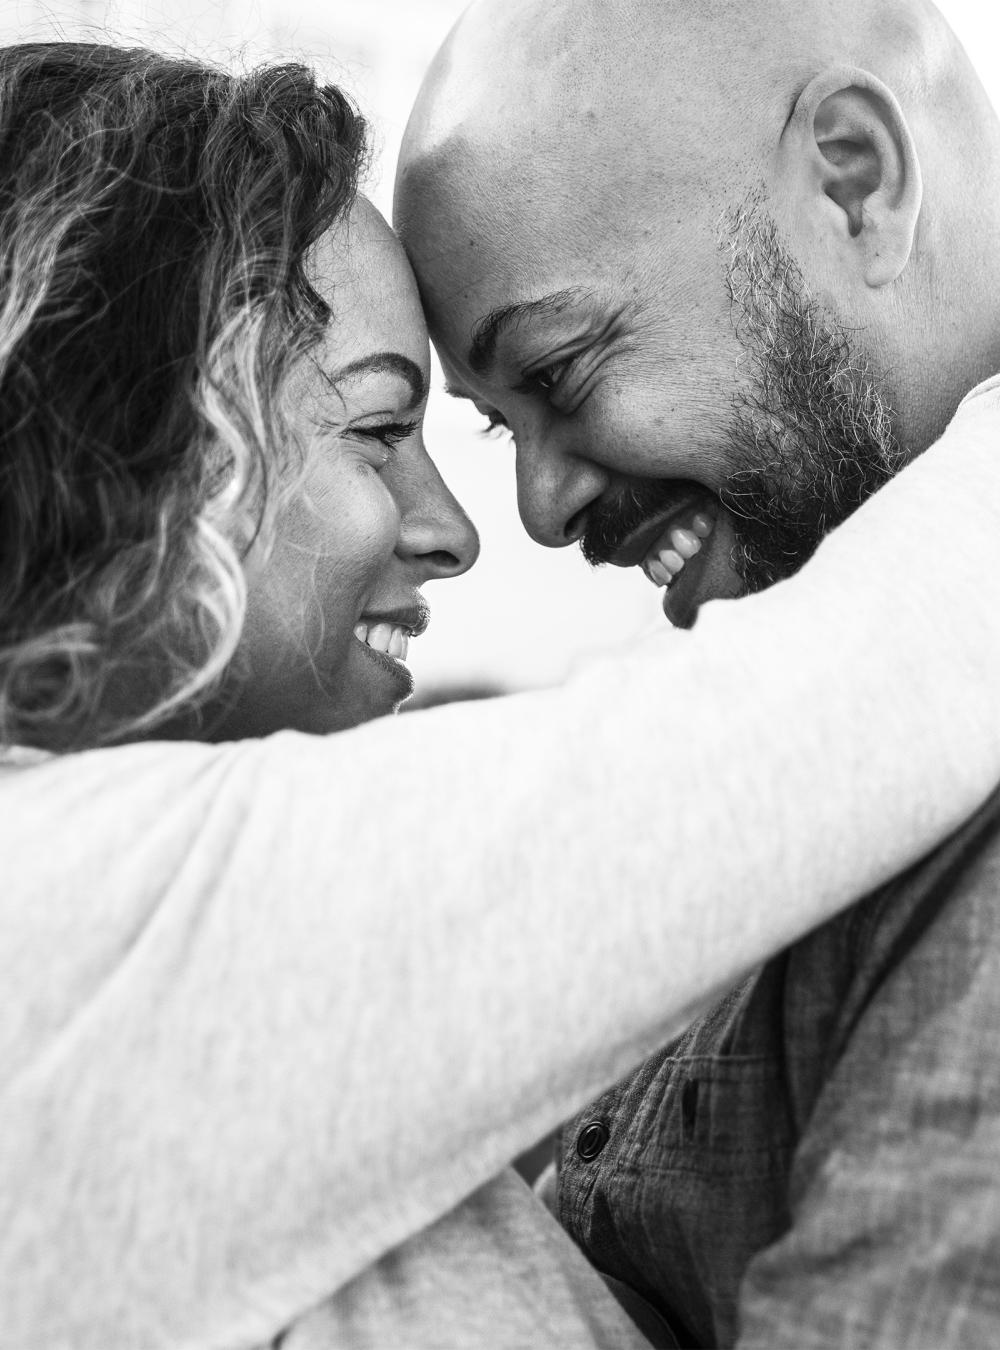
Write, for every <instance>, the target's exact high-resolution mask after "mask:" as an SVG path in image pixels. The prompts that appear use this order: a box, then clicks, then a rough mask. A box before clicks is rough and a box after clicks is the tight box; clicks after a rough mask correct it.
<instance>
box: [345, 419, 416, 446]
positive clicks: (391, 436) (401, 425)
mask: <svg viewBox="0 0 1000 1350" xmlns="http://www.w3.org/2000/svg"><path fill="white" fill-rule="evenodd" d="M419 426H420V423H419V422H382V423H380V424H379V425H378V426H377V427H355V428H354V432H353V434H354V435H355V436H362V437H364V439H365V440H370V441H381V442H382V444H383V445H388V446H390V447H393V446H396V445H399V444H400V442H401V441H405V440H408V439H409V437H410V436H412V435H413V433H414V432H415V431H416V430H417V428H418V427H419Z"/></svg>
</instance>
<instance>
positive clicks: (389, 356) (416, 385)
mask: <svg viewBox="0 0 1000 1350" xmlns="http://www.w3.org/2000/svg"><path fill="white" fill-rule="evenodd" d="M385 374H389V375H398V376H400V378H401V379H404V380H405V381H406V383H407V384H408V385H409V386H410V392H411V395H412V397H411V398H410V403H409V406H410V407H411V408H415V407H417V405H418V404H420V403H423V401H424V399H425V398H426V397H427V381H426V380H425V378H424V372H423V371H422V370H421V369H420V367H419V366H418V365H417V363H416V362H415V361H411V360H410V358H409V357H408V356H403V354H402V353H401V352H372V354H371V355H370V356H360V357H358V359H357V360H356V361H349V362H348V364H347V365H346V366H341V367H340V368H339V369H338V370H334V371H330V372H328V373H327V378H328V379H329V380H330V382H331V384H334V385H336V384H339V383H340V381H341V380H347V379H350V378H351V376H353V375H385Z"/></svg>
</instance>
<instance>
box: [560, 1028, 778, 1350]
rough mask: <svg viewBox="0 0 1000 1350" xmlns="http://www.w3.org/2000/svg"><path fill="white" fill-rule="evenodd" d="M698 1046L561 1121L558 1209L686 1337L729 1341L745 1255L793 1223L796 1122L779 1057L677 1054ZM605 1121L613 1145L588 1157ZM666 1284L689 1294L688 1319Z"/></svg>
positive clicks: (603, 1263)
mask: <svg viewBox="0 0 1000 1350" xmlns="http://www.w3.org/2000/svg"><path fill="white" fill-rule="evenodd" d="M716 1030H718V1028H716ZM684 1039H685V1041H686V1040H687V1039H688V1038H684ZM689 1049H691V1050H696V1046H689V1045H686V1044H684V1043H683V1042H682V1043H680V1044H678V1045H675V1046H674V1047H671V1050H670V1051H668V1052H667V1053H666V1054H664V1055H662V1056H660V1057H659V1058H658V1059H656V1060H654V1061H650V1062H649V1063H648V1064H647V1065H646V1066H644V1069H643V1070H642V1071H640V1073H639V1074H638V1075H637V1076H636V1077H635V1078H634V1079H632V1080H630V1081H629V1082H628V1083H626V1084H624V1085H622V1086H621V1087H620V1088H618V1089H616V1090H614V1091H613V1092H611V1093H607V1094H605V1096H604V1097H603V1098H600V1099H598V1101H597V1102H595V1103H593V1104H592V1105H591V1106H590V1107H589V1108H588V1109H587V1111H586V1112H585V1113H583V1114H582V1115H581V1116H579V1117H578V1118H577V1119H576V1120H575V1121H574V1122H572V1123H571V1125H569V1126H568V1127H567V1128H566V1129H564V1131H563V1133H562V1138H561V1174H560V1182H559V1189H560V1203H559V1213H560V1218H561V1220H562V1222H563V1223H564V1224H566V1226H567V1227H569V1229H570V1231H571V1232H572V1233H573V1234H574V1236H575V1237H576V1238H577V1240H578V1241H580V1242H582V1243H583V1245H584V1246H585V1248H586V1250H587V1252H588V1255H589V1256H590V1257H591V1259H592V1260H594V1261H595V1262H596V1263H597V1264H598V1266H600V1267H601V1268H605V1269H607V1270H608V1271H610V1272H612V1273H613V1274H615V1275H616V1276H617V1277H618V1278H622V1279H625V1280H626V1281H627V1282H629V1283H631V1284H632V1285H633V1286H634V1287H635V1288H636V1289H638V1290H639V1291H640V1292H641V1293H642V1294H643V1295H644V1296H645V1297H647V1298H649V1299H650V1301H651V1302H652V1303H653V1304H654V1306H656V1307H657V1308H658V1310H659V1311H660V1312H661V1313H662V1314H663V1315H665V1316H666V1317H667V1319H668V1320H669V1321H671V1324H672V1325H673V1326H674V1329H675V1331H676V1333H677V1334H678V1338H679V1339H681V1342H682V1344H684V1345H726V1344H731V1343H732V1341H733V1340H734V1339H735V1335H736V1327H735V1325H730V1324H729V1322H730V1321H731V1320H732V1313H733V1312H734V1310H735V1307H736V1302H737V1297H736V1295H737V1287H738V1284H739V1280H740V1278H741V1276H742V1274H743V1271H744V1270H745V1268H746V1265H747V1262H748V1260H749V1259H750V1257H751V1255H752V1254H753V1253H754V1252H755V1251H757V1250H759V1249H760V1248H761V1247H762V1246H765V1245H767V1244H768V1243H770V1242H772V1241H774V1240H775V1238H776V1237H778V1236H779V1235H780V1234H781V1233H782V1232H783V1231H784V1229H785V1228H786V1227H787V1223H788V1216H787V1208H786V1193H787V1188H786V1178H787V1175H788V1170H789V1164H790V1159H791V1154H792V1149H793V1147H794V1130H793V1124H792V1120H791V1115H790V1111H789V1108H788V1102H787V1094H786V1089H785V1077H784V1071H783V1065H782V1063H781V1062H780V1060H779V1059H778V1058H776V1057H775V1056H774V1055H767V1054H762V1053H758V1054H740V1053H738V1052H737V1053H734V1054H725V1055H703V1054H698V1053H678V1051H680V1050H689ZM598 1124H599V1125H600V1126H601V1127H602V1129H603V1130H604V1131H606V1134H607V1138H606V1142H605V1144H604V1146H603V1147H602V1148H601V1149H600V1150H599V1152H598V1153H597V1154H596V1155H595V1156H593V1157H588V1156H587V1154H588V1152H589V1149H588V1145H592V1144H593V1142H594V1141H595V1140H596V1139H597V1137H598V1132H597V1128H596V1127H597V1126H598ZM581 1145H582V1147H581ZM665 1288H667V1289H669V1288H676V1289H678V1290H685V1291H686V1297H685V1299H684V1302H683V1308H684V1313H683V1317H681V1316H680V1315H679V1311H678V1309H677V1308H676V1307H674V1308H672V1307H668V1306H665V1304H664V1303H663V1300H662V1297H658V1291H663V1290H664V1289H665ZM694 1290H696V1291H698V1293H697V1295H696V1297H695V1298H694V1299H692V1298H691V1297H690V1292H691V1291H694Z"/></svg>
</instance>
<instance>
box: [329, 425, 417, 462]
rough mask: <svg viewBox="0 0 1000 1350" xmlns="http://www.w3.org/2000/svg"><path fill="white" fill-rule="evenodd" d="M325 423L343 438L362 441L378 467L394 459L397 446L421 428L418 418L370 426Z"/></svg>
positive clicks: (371, 459) (371, 460)
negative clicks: (345, 425)
mask: <svg viewBox="0 0 1000 1350" xmlns="http://www.w3.org/2000/svg"><path fill="white" fill-rule="evenodd" d="M325 425H326V426H327V428H328V430H330V431H336V433H337V435H338V436H339V437H341V438H344V439H347V440H353V441H360V442H361V443H362V445H363V446H365V447H366V448H367V449H368V451H369V453H370V454H371V455H372V458H370V459H369V463H371V464H372V466H373V467H374V468H376V469H383V468H385V466H386V465H387V464H388V463H389V461H390V460H391V459H392V455H393V452H394V451H395V449H396V447H397V446H398V445H401V444H402V443H403V441H407V440H409V439H410V437H411V436H413V435H415V434H416V432H418V431H419V430H420V422H419V421H417V420H413V421H406V422H404V421H397V420H393V421H391V422H374V423H372V424H371V425H370V426H351V427H343V426H337V425H335V424H333V423H326V424H325Z"/></svg>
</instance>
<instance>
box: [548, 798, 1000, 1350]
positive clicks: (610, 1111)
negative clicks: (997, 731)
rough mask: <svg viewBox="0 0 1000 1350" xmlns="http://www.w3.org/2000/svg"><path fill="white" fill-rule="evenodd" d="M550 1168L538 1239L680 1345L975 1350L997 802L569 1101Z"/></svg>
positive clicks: (991, 1233)
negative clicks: (682, 1030) (547, 1220)
mask: <svg viewBox="0 0 1000 1350" xmlns="http://www.w3.org/2000/svg"><path fill="white" fill-rule="evenodd" d="M669 979H670V972H669V971H668V970H665V971H664V983H665V984H667V983H669ZM559 1156H560V1176H559V1189H558V1210H559V1216H560V1219H561V1221H562V1223H563V1224H564V1225H565V1227H566V1228H567V1229H568V1230H569V1231H570V1233H571V1234H572V1235H573V1237H574V1238H575V1239H576V1241H577V1242H578V1243H579V1244H580V1245H581V1246H582V1247H583V1249H584V1250H585V1251H586V1253H587V1255H588V1256H589V1257H590V1259H591V1260H592V1261H593V1262H594V1263H595V1265H597V1266H598V1268H599V1269H601V1270H602V1271H605V1272H606V1273H607V1274H609V1275H611V1276H613V1277H615V1278H616V1279H618V1280H621V1281H623V1282H625V1283H626V1284H627V1285H629V1286H631V1287H632V1288H633V1289H635V1290H637V1291H638V1292H639V1293H640V1294H642V1295H643V1296H644V1297H645V1298H647V1299H648V1300H649V1301H650V1302H651V1303H652V1304H653V1305H654V1307H655V1308H657V1309H658V1310H659V1311H660V1312H661V1313H662V1314H663V1315H664V1316H666V1318H667V1320H668V1321H669V1322H670V1323H671V1325H672V1326H673V1327H674V1329H675V1332H676V1334H677V1337H678V1340H679V1342H680V1344H681V1345H682V1346H732V1345H738V1346H739V1347H741V1350H751V1347H752V1348H753V1350H783V1348H787V1350H810V1348H811V1347H815V1348H816V1350H820V1348H821V1350H847V1347H850V1348H851V1350H861V1347H864V1348H865V1350H904V1347H905V1348H906V1350H947V1348H950V1347H954V1348H955V1350H959V1347H960V1348H961V1350H974V1348H975V1347H982V1350H996V1348H997V1347H998V1346H1000V792H998V793H997V794H996V795H994V797H993V798H991V800H990V801H989V802H988V803H987V805H986V806H985V807H984V808H983V809H982V811H980V812H979V813H978V814H977V815H976V816H975V817H974V818H973V819H972V820H970V821H969V822H968V824H967V825H966V826H965V827H964V828H963V829H962V830H961V831H959V832H958V834H956V835H955V836H954V837H953V838H952V839H951V840H949V841H948V842H947V843H946V844H945V845H944V846H943V847H941V848H940V849H938V850H937V851H936V852H935V853H933V854H932V855H931V856H930V857H929V858H928V859H926V860H925V861H924V862H922V863H920V864H919V865H917V866H916V867H914V868H912V869H911V870H910V871H909V872H907V873H905V874H904V875H902V876H900V877H899V878H897V879H896V880H895V881H894V882H892V883H891V884H890V885H888V886H886V887H885V888H883V889H882V890H880V891H879V892H877V893H876V894H875V895H873V896H871V897H870V898H868V899H867V900H865V901H863V902H861V903H860V904H858V905H856V906H854V907H853V908H852V909H851V910H849V911H847V912H846V913H845V914H843V915H841V916H840V917H839V918H837V919H836V920H834V921H833V922H831V923H829V924H827V925H825V926H824V927H823V928H821V929H819V930H817V931H816V932H815V933H813V934H811V935H810V936H809V937H807V938H806V939H804V940H803V941H802V942H800V943H798V944H797V945H796V946H794V947H792V948H789V949H788V950H787V951H785V952H783V953H782V954H781V955H780V956H778V957H777V958H775V959H774V960H773V961H771V962H770V963H769V964H768V965H766V966H765V967H763V968H762V969H761V970H760V971H759V972H757V973H756V974H755V975H754V976H753V977H752V978H751V979H749V980H748V981H747V982H746V983H745V984H744V985H743V986H742V987H741V988H739V989H737V990H735V991H734V992H733V993H732V994H731V995H730V996H729V997H728V998H727V999H725V1000H724V1001H723V1002H722V1003H721V1004H720V1005H719V1006H718V1007H717V1008H716V1009H715V1010H714V1011H713V1012H712V1013H711V1014H709V1015H708V1016H707V1017H705V1018H704V1019H702V1020H701V1021H699V1022H697V1023H696V1024H695V1025H694V1026H692V1027H691V1028H690V1029H689V1030H688V1032H687V1033H686V1034H685V1035H684V1036H683V1037H681V1038H680V1039H679V1040H678V1041H676V1042H675V1043H674V1044H673V1045H671V1046H670V1047H669V1048H668V1049H667V1050H666V1051H665V1052H663V1053H662V1054H660V1055H658V1056H656V1057H655V1058H653V1059H651V1060H649V1061H648V1062H647V1063H646V1064H645V1065H644V1066H643V1067H642V1068H641V1069H640V1070H639V1071H638V1072H637V1073H636V1074H635V1075H634V1076H633V1077H632V1078H630V1079H628V1080H626V1081H625V1082H624V1083H622V1084H620V1085H619V1086H617V1087H616V1088H614V1089H612V1090H611V1091H610V1092H607V1093H605V1095H604V1096H602V1097H601V1098H599V1099H598V1100H597V1101H596V1102H594V1103H592V1104H591V1105H590V1106H589V1107H588V1108H587V1110H586V1111H584V1112H583V1113H582V1114H581V1115H580V1116H579V1117H577V1119H576V1120H574V1121H572V1122H571V1123H570V1124H568V1125H567V1126H566V1127H565V1128H564V1130H563V1131H562V1133H561V1137H560V1143H559Z"/></svg>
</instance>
